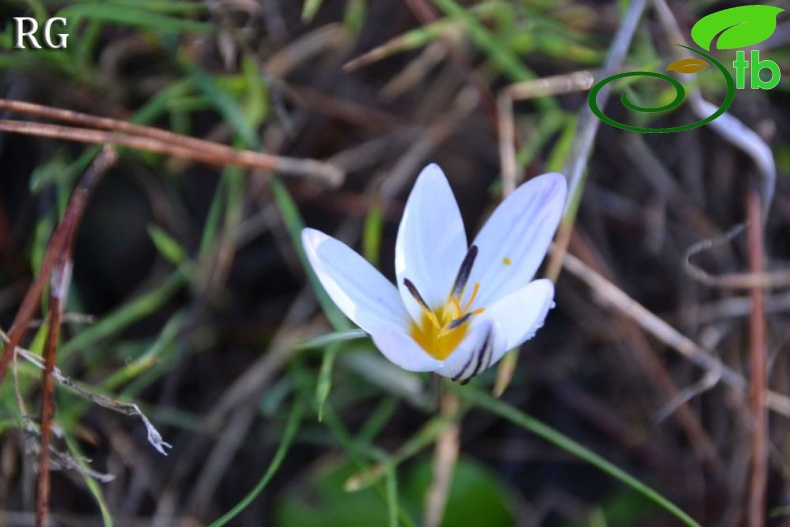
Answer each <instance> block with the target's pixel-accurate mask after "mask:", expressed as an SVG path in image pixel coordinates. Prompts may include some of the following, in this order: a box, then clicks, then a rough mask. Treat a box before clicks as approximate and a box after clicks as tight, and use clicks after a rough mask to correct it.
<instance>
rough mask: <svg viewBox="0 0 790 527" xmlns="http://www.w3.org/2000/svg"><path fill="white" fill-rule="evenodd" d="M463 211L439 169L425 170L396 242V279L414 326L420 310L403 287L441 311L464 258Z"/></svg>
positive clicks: (401, 224)
mask: <svg viewBox="0 0 790 527" xmlns="http://www.w3.org/2000/svg"><path fill="white" fill-rule="evenodd" d="M466 251H467V245H466V233H465V232H464V224H463V220H462V219H461V211H459V210H458V204H457V203H456V201H455V196H453V191H452V190H451V189H450V184H449V183H448V182H447V178H446V177H445V175H444V173H443V172H442V169H440V168H439V167H438V166H437V165H435V164H430V165H428V166H427V167H425V168H424V169H423V170H422V172H420V175H419V176H418V177H417V181H416V183H415V184H414V188H413V189H412V191H411V194H410V195H409V199H408V201H407V202H406V208H405V209H404V211H403V219H402V220H401V223H400V227H399V228H398V237H397V240H396V242H395V273H396V275H397V285H398V289H399V290H400V295H401V298H402V299H403V303H404V304H405V305H406V308H407V309H408V311H409V313H411V316H412V318H413V319H414V320H415V321H419V320H420V316H421V314H422V310H421V309H420V306H419V305H418V304H417V302H416V301H415V300H414V298H413V297H412V295H411V293H410V292H409V291H408V290H407V289H406V287H405V286H404V285H403V280H404V278H408V279H409V280H411V282H412V283H413V284H414V285H415V286H416V288H417V291H419V293H420V295H421V296H422V298H423V299H424V300H425V302H426V303H427V304H428V306H430V307H431V308H432V309H435V308H437V307H439V306H440V305H443V304H444V302H445V301H446V300H447V296H448V294H449V292H450V288H451V287H452V285H453V280H455V275H456V273H457V272H458V267H459V266H460V265H461V261H462V260H463V258H464V256H465V255H466Z"/></svg>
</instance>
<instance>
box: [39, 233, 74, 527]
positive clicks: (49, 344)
mask: <svg viewBox="0 0 790 527" xmlns="http://www.w3.org/2000/svg"><path fill="white" fill-rule="evenodd" d="M66 238H67V240H66V244H67V246H66V251H65V253H63V254H62V255H61V257H60V258H59V259H58V263H57V265H56V266H55V268H54V269H53V270H52V279H51V280H50V286H49V288H50V291H49V329H48V331H47V339H46V342H45V344H44V369H43V370H41V444H40V447H39V451H38V476H37V482H36V526H37V527H43V526H45V525H47V517H48V516H49V444H50V439H51V438H52V418H53V417H54V415H55V402H54V394H55V356H56V351H57V348H58V343H59V342H60V323H61V318H62V317H63V311H64V309H65V307H66V306H65V304H66V300H67V299H66V291H67V290H68V283H69V275H70V274H71V272H70V270H71V245H72V242H73V239H74V230H73V229H71V230H70V232H68V233H66Z"/></svg>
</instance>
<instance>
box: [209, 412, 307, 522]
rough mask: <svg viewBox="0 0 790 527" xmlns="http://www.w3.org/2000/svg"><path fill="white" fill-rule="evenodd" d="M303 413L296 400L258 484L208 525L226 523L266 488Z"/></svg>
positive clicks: (291, 441) (283, 458)
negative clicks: (277, 445)
mask: <svg viewBox="0 0 790 527" xmlns="http://www.w3.org/2000/svg"><path fill="white" fill-rule="evenodd" d="M303 414H304V405H303V404H302V403H301V402H299V401H297V402H295V403H294V405H293V406H292V407H291V414H290V415H289V416H288V422H287V423H286V424H285V431H284V432H283V437H282V439H281V440H280V446H279V447H277V452H275V454H274V458H273V459H272V462H271V464H270V465H269V468H268V469H266V472H265V473H264V474H263V477H262V478H261V479H260V481H258V484H257V485H255V487H254V488H253V489H252V490H251V491H250V492H249V493H248V494H247V495H246V496H245V497H244V499H242V500H241V501H240V502H239V503H238V504H237V505H236V506H235V507H233V508H232V509H231V510H229V511H228V512H227V513H225V514H223V515H222V516H221V517H220V518H219V519H217V520H216V521H214V522H213V523H212V524H211V525H209V527H221V526H222V525H227V524H228V522H230V521H231V520H233V519H234V518H235V517H236V516H238V515H239V513H241V512H242V511H243V510H244V509H246V508H247V507H248V506H249V504H250V503H252V502H253V501H254V500H255V498H257V497H258V496H259V495H260V493H261V492H263V489H265V488H266V485H268V484H269V481H271V479H272V478H273V477H274V475H275V474H276V473H277V471H278V470H279V468H280V465H282V463H283V461H284V460H285V456H286V455H287V454H288V450H289V449H290V448H291V443H293V440H294V437H295V436H296V432H297V431H298V430H299V425H300V424H301V423H302V415H303Z"/></svg>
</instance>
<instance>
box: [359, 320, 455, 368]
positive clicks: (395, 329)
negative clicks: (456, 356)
mask: <svg viewBox="0 0 790 527" xmlns="http://www.w3.org/2000/svg"><path fill="white" fill-rule="evenodd" d="M370 336H371V337H372V338H373V343H374V344H375V345H376V347H377V348H378V349H379V351H381V353H382V354H383V355H384V356H385V357H387V359H389V360H390V362H392V363H393V364H396V365H397V366H400V367H401V368H403V369H404V370H408V371H434V370H436V369H437V368H439V367H440V366H441V364H442V363H441V362H440V361H438V360H436V359H435V358H433V357H431V356H430V355H429V354H428V353H426V352H425V350H423V349H422V348H421V347H420V346H419V345H418V344H417V343H416V342H414V339H412V338H411V337H410V336H409V335H408V334H407V333H406V332H405V331H404V330H403V328H402V327H400V326H380V327H378V328H376V329H375V330H374V331H372V332H371V334H370Z"/></svg>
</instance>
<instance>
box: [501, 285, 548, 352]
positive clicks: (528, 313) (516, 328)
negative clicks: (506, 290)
mask: <svg viewBox="0 0 790 527" xmlns="http://www.w3.org/2000/svg"><path fill="white" fill-rule="evenodd" d="M553 303H554V284H552V283H551V280H548V279H546V278H542V279H540V280H535V281H534V282H531V283H530V284H528V285H527V286H526V287H522V288H521V289H519V290H518V291H515V292H513V293H511V294H509V295H507V296H505V297H504V298H501V299H499V300H498V301H497V302H496V303H494V305H492V306H491V307H489V308H486V311H485V313H486V314H487V315H488V316H489V317H491V318H492V319H494V320H496V321H497V328H498V330H499V334H500V336H501V338H502V340H503V342H504V345H503V346H502V347H501V348H500V349H498V350H497V351H498V352H499V355H497V354H495V355H494V357H493V359H492V364H493V363H496V362H497V361H498V360H499V359H501V358H502V355H504V354H505V352H506V351H507V350H509V349H513V348H515V347H518V346H520V345H521V344H523V343H524V342H526V341H527V340H529V339H531V338H532V337H533V336H534V335H535V332H536V331H537V330H538V329H540V328H541V326H543V322H544V320H546V315H547V314H548V312H549V309H551V306H552V304H553Z"/></svg>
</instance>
